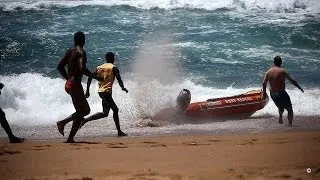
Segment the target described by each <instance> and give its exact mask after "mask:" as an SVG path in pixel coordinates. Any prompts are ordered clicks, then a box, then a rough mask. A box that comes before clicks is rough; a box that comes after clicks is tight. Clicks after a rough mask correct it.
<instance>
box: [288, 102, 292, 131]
mask: <svg viewBox="0 0 320 180" xmlns="http://www.w3.org/2000/svg"><path fill="white" fill-rule="evenodd" d="M287 111H288V122H289V126H292V120H293V110H292V106H289V107H288V108H287Z"/></svg>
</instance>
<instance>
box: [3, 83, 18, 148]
mask: <svg viewBox="0 0 320 180" xmlns="http://www.w3.org/2000/svg"><path fill="white" fill-rule="evenodd" d="M3 87H4V85H3V84H2V83H0V94H1V89H2V88H3ZM0 123H1V126H2V127H3V129H4V131H5V132H6V133H7V135H8V137H9V140H10V143H22V142H23V141H24V138H18V137H16V136H15V135H13V133H12V131H11V128H10V126H9V123H8V121H7V119H6V114H5V113H4V112H3V111H2V109H1V108H0Z"/></svg>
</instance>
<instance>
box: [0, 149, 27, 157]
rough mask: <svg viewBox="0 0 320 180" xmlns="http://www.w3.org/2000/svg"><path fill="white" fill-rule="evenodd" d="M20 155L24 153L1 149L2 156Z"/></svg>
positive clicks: (0, 154)
mask: <svg viewBox="0 0 320 180" xmlns="http://www.w3.org/2000/svg"><path fill="white" fill-rule="evenodd" d="M20 153H22V152H21V151H12V150H7V149H0V156H2V155H6V154H9V155H14V154H20Z"/></svg>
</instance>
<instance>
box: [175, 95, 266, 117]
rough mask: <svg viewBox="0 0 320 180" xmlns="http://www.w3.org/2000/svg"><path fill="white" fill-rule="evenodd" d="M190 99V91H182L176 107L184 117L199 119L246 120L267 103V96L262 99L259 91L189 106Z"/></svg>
mask: <svg viewBox="0 0 320 180" xmlns="http://www.w3.org/2000/svg"><path fill="white" fill-rule="evenodd" d="M190 99H191V95H190V91H186V89H183V90H182V91H181V92H180V94H179V96H178V98H177V103H178V106H179V107H180V109H181V110H182V111H184V114H185V115H187V116H190V117H199V118H228V117H232V118H248V117H250V116H251V115H252V114H253V113H255V112H256V111H258V110H260V109H262V108H264V107H265V106H266V105H267V104H268V102H269V97H268V96H267V97H266V98H264V99H262V91H261V90H252V91H249V92H246V93H244V94H240V95H236V96H231V97H222V98H215V99H208V100H206V101H202V102H195V103H191V104H190ZM179 104H180V105H179Z"/></svg>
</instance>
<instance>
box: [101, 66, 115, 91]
mask: <svg viewBox="0 0 320 180" xmlns="http://www.w3.org/2000/svg"><path fill="white" fill-rule="evenodd" d="M113 67H114V65H113V64H111V63H105V64H102V65H101V66H98V67H97V73H98V76H99V77H102V78H103V79H104V80H103V81H102V82H99V90H98V92H112V85H113V82H114V78H115V75H114V73H113Z"/></svg>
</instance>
